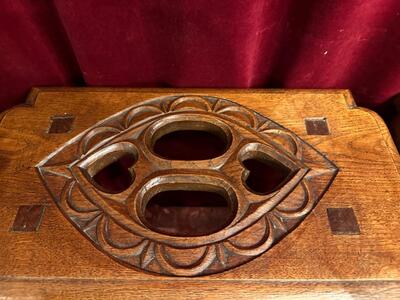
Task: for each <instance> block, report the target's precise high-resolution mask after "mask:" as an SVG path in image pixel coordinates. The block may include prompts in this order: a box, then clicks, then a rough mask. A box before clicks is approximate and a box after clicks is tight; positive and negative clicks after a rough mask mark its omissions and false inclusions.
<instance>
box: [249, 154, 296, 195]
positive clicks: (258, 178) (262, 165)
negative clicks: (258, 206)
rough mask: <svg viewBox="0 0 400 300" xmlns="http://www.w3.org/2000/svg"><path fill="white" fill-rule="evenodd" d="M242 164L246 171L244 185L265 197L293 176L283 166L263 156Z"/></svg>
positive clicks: (292, 173) (290, 171)
mask: <svg viewBox="0 0 400 300" xmlns="http://www.w3.org/2000/svg"><path fill="white" fill-rule="evenodd" d="M242 164H243V166H244V167H245V168H246V170H247V176H246V177H245V178H244V180H245V185H246V187H247V188H248V189H249V190H250V191H252V192H254V193H256V194H262V195H266V194H269V193H272V192H274V191H276V190H277V189H279V188H280V187H281V186H283V185H284V184H285V183H286V182H288V181H289V180H290V179H291V178H292V177H293V176H294V174H295V172H293V171H292V170H291V169H289V168H288V167H286V166H284V165H283V164H281V163H279V162H277V161H276V160H273V159H270V158H268V157H264V156H257V157H253V158H248V159H246V160H243V161H242Z"/></svg>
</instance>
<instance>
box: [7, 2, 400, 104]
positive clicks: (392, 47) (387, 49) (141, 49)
mask: <svg viewBox="0 0 400 300" xmlns="http://www.w3.org/2000/svg"><path fill="white" fill-rule="evenodd" d="M53 85H55V86H64V85H88V86H174V87H242V88H248V87H266V88H270V87H272V88H350V89H351V90H352V91H353V93H354V95H355V97H356V100H357V102H358V104H359V105H363V106H368V107H374V106H376V105H378V104H380V103H383V102H385V101H386V100H387V99H388V98H390V97H391V96H393V95H395V94H397V93H399V92H400V1H399V0H313V1H306V0H214V1H206V0H191V1H190V0H176V1H174V0H164V1H162V0H154V1H153V0H146V1H145V0H143V1H140V0H130V1H128V0H125V1H113V0H74V1H71V0H54V1H47V0H4V1H1V2H0V109H5V108H8V107H10V106H12V105H15V104H17V103H20V102H22V101H23V100H24V98H25V97H26V95H27V92H28V91H29V89H30V88H31V87H32V86H53Z"/></svg>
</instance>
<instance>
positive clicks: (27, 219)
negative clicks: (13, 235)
mask: <svg viewBox="0 0 400 300" xmlns="http://www.w3.org/2000/svg"><path fill="white" fill-rule="evenodd" d="M44 209H45V207H44V205H22V206H20V207H19V208H18V211H17V215H16V216H15V220H14V224H13V226H12V228H11V230H12V231H37V230H38V228H39V226H40V223H41V221H42V217H43V213H44Z"/></svg>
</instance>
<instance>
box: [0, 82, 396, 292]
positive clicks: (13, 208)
mask: <svg viewBox="0 0 400 300" xmlns="http://www.w3.org/2000/svg"><path fill="white" fill-rule="evenodd" d="M175 94H199V95H212V96H217V97H222V98H227V99H231V100H233V101H236V102H238V103H240V104H242V105H245V106H247V107H249V108H251V109H254V110H256V111H258V112H260V113H261V114H263V115H265V116H267V117H268V118H271V119H272V120H274V121H277V122H278V123H280V124H281V125H283V126H285V127H286V128H288V129H290V130H292V131H293V132H295V133H296V134H297V135H298V136H300V137H301V138H302V139H304V140H305V141H307V142H309V143H310V144H311V145H313V146H315V147H316V148H317V149H318V150H320V151H321V152H322V153H324V154H326V155H327V157H328V158H329V159H330V160H332V161H333V162H334V163H335V164H336V165H337V166H338V167H339V169H340V172H339V174H338V176H337V178H336V179H335V180H334V182H333V184H332V186H331V188H330V189H329V190H328V192H327V193H326V194H325V196H324V197H323V198H322V199H321V201H320V202H319V203H318V205H317V206H316V207H315V209H314V210H313V211H312V213H311V214H310V215H309V216H308V217H307V218H306V219H305V220H304V221H303V222H302V223H301V224H300V226H299V227H298V228H297V229H295V230H294V231H293V232H292V233H290V234H289V235H288V236H287V237H286V238H285V239H283V240H282V241H281V242H280V243H279V244H277V245H276V246H274V247H273V248H272V249H271V250H270V251H268V252H267V253H265V254H263V255H261V256H260V257H258V258H256V259H254V260H252V261H251V262H249V263H246V264H244V265H242V266H240V267H237V268H234V269H232V270H229V271H226V272H223V273H219V274H215V275H210V276H205V277H198V278H190V279H189V278H183V279H182V278H179V279H178V278H177V279H174V278H171V277H160V276H154V275H150V274H145V273H142V272H138V271H135V270H132V269H128V268H124V267H121V265H119V264H118V263H116V262H115V261H114V260H112V259H111V258H109V257H107V256H105V255H104V254H102V253H101V252H100V251H98V250H97V249H95V248H94V247H93V245H92V244H91V243H90V242H89V241H88V240H86V239H84V238H83V237H82V235H81V234H80V233H79V232H78V231H77V230H76V229H75V228H74V227H73V226H72V225H71V224H70V223H69V222H68V221H67V220H66V219H65V217H64V216H63V215H62V214H61V213H60V211H59V210H58V209H57V208H56V206H55V204H54V202H53V200H52V199H51V198H50V197H49V196H48V194H47V192H46V190H45V189H44V187H43V184H42V182H40V180H39V177H38V176H37V174H36V173H35V172H36V171H35V169H34V167H35V165H36V164H37V163H38V162H39V161H41V160H42V159H43V157H45V156H46V155H48V154H49V153H51V152H52V151H54V150H55V149H57V148H58V147H60V146H61V145H62V144H63V143H65V142H66V141H68V140H69V139H71V138H72V137H73V136H75V135H77V134H78V133H80V132H82V131H83V130H85V129H87V128H89V127H90V126H92V125H93V124H94V123H95V122H97V121H99V120H102V119H104V118H106V117H107V116H109V115H111V114H114V113H116V112H118V111H120V110H122V109H124V108H126V107H129V106H131V105H134V104H136V103H138V102H140V101H143V100H146V99H149V98H154V97H159V96H163V95H175ZM28 102H29V103H30V104H31V105H32V106H31V107H28V106H21V107H18V108H15V109H13V110H10V111H8V112H6V113H5V114H3V116H2V119H1V127H0V163H1V165H2V169H1V170H0V185H1V186H2V193H1V194H0V201H1V203H2V205H1V206H0V245H1V247H0V276H1V279H2V280H1V281H0V296H2V297H10V298H13V297H14V298H19V297H23V296H32V297H36V298H41V297H42V298H43V297H44V298H77V297H80V298H114V299H116V298H124V297H127V296H131V297H132V296H134V295H135V296H138V295H140V296H143V297H146V296H147V297H148V298H153V299H154V298H155V297H163V298H171V299H172V298H174V299H176V298H177V297H194V298H196V297H197V298H199V299H200V298H205V297H209V298H220V299H221V298H226V297H238V296H240V297H242V298H263V297H266V296H267V295H274V296H280V297H285V296H287V295H292V296H294V298H296V297H308V298H309V297H321V296H324V297H326V298H329V297H331V298H334V297H358V298H362V297H364V298H371V297H376V298H379V297H381V298H382V297H383V298H390V297H391V298H396V296H397V298H398V296H399V289H400V288H399V286H400V247H399V245H400V234H399V230H398V225H399V222H398V211H399V194H400V175H399V169H400V159H399V156H398V153H397V151H396V149H395V147H394V145H393V142H392V140H391V137H390V135H389V133H388V131H387V128H386V126H385V125H384V123H383V122H382V120H381V119H380V118H379V117H378V116H377V115H376V114H375V113H373V112H371V111H368V110H366V109H362V108H358V107H356V106H355V105H354V103H353V100H352V97H351V95H350V94H349V93H348V92H347V91H318V90H316V91H307V90H304V91H265V90H253V91H243V90H152V89H35V90H34V91H33V92H32V94H31V96H30V99H29V101H28ZM63 114H70V115H73V116H74V117H75V119H74V121H73V125H72V130H71V132H69V133H58V134H49V133H48V129H49V126H50V123H51V117H52V116H55V115H63ZM320 117H325V118H326V119H327V122H328V124H329V131H330V134H329V135H307V131H306V126H305V119H306V118H320ZM35 204H40V205H44V206H45V207H46V210H45V213H44V216H43V218H42V222H41V225H40V227H39V229H38V230H37V231H36V232H13V231H12V230H11V227H12V225H13V223H14V218H15V216H16V213H17V210H18V208H19V207H20V206H21V205H35ZM328 208H352V209H353V211H354V214H355V216H356V218H357V221H358V224H359V228H360V234H359V235H346V234H342V235H333V234H332V232H331V228H330V225H329V221H328V216H327V209H328Z"/></svg>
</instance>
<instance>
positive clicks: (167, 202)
mask: <svg viewBox="0 0 400 300" xmlns="http://www.w3.org/2000/svg"><path fill="white" fill-rule="evenodd" d="M235 205H236V204H233V203H232V201H229V199H228V196H227V195H223V194H222V193H217V192H211V191H190V190H168V191H162V192H159V193H157V194H156V195H154V196H153V197H152V198H151V199H150V200H149V201H148V202H147V205H146V207H145V211H144V217H145V220H146V223H147V225H148V227H149V228H151V229H152V230H154V231H156V232H159V233H163V234H167V235H173V236H181V237H185V236H186V237H187V236H202V235H209V234H211V233H214V232H217V231H219V230H221V229H223V228H224V227H226V226H227V225H229V223H230V222H231V221H232V220H233V218H234V216H235V213H236V206H235Z"/></svg>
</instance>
